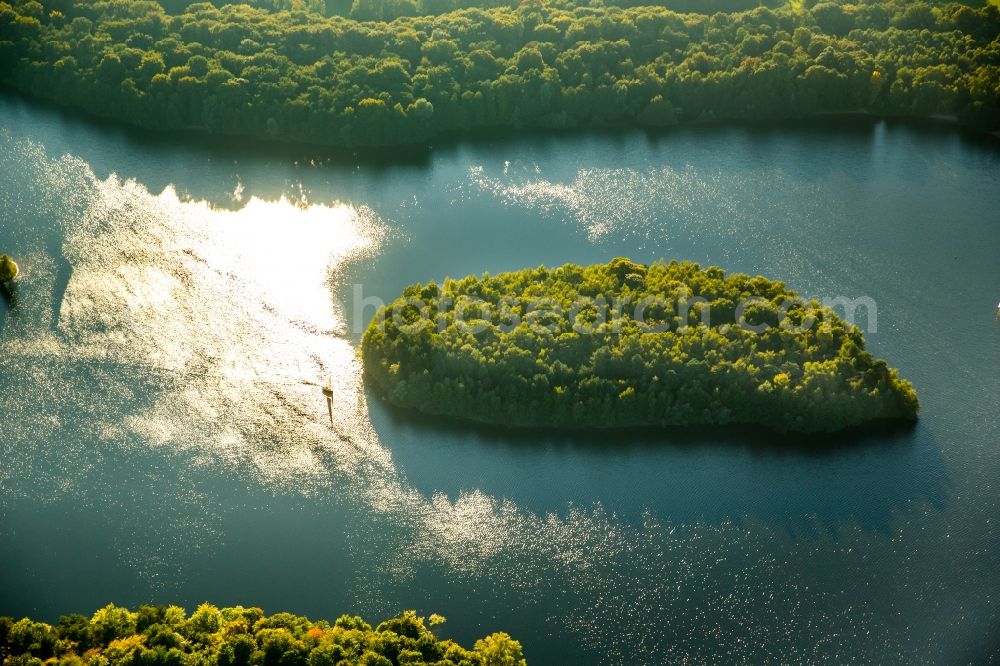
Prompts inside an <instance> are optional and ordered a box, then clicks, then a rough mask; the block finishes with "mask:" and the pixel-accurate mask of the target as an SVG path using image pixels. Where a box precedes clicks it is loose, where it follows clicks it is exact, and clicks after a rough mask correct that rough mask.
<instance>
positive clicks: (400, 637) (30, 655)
mask: <svg viewBox="0 0 1000 666" xmlns="http://www.w3.org/2000/svg"><path fill="white" fill-rule="evenodd" d="M443 620H444V619H443V618H441V617H440V616H438V615H432V616H431V618H430V622H429V624H431V625H435V624H439V623H440V622H443ZM525 663H526V662H525V660H524V658H523V656H522V651H521V644H520V643H518V642H517V641H515V640H514V639H512V638H511V637H510V636H508V635H507V634H504V633H495V634H491V635H490V636H487V637H486V638H483V639H481V640H479V641H477V642H476V644H475V647H474V648H473V649H471V650H467V649H465V648H463V647H461V646H460V645H458V644H457V643H455V642H453V641H451V640H441V639H439V638H437V637H436V636H435V635H434V634H433V633H432V631H431V630H430V629H429V628H428V627H427V626H426V625H425V622H424V618H422V617H419V616H418V615H417V614H416V613H414V612H413V611H407V612H406V613H403V614H402V615H401V616H399V617H396V618H393V619H391V620H386V621H385V622H383V623H381V624H379V625H378V626H377V627H375V628H372V626H371V625H370V624H368V623H367V622H365V621H364V620H362V619H361V618H360V617H357V616H351V615H342V616H340V618H338V619H337V621H336V622H334V623H333V624H330V623H329V622H327V621H325V620H321V621H318V622H312V621H310V620H309V619H308V618H305V617H301V616H297V615H292V614H291V613H276V614H274V615H271V616H265V615H264V613H263V611H261V610H260V609H259V608H243V607H242V606H236V607H235V608H222V609H219V608H216V607H215V606H212V605H211V604H207V603H206V604H202V605H201V606H199V607H198V609H197V610H196V611H195V612H194V613H192V614H191V615H190V616H188V615H187V614H186V613H185V611H184V609H183V608H179V607H178V606H166V607H165V606H140V607H139V610H138V611H137V612H131V611H129V610H128V609H127V608H121V607H117V606H115V605H114V604H111V605H109V606H106V607H104V608H102V609H100V610H98V611H97V612H96V613H94V614H93V616H91V617H86V616H84V615H66V616H63V617H61V618H59V624H58V625H56V626H51V625H48V624H45V623H44V622H35V621H33V620H31V619H29V618H23V619H21V620H17V621H15V620H14V619H13V618H9V617H0V664H2V665H3V666H42V664H58V665H59V666H403V665H412V666H422V665H425V664H426V665H428V666H430V665H433V666H525Z"/></svg>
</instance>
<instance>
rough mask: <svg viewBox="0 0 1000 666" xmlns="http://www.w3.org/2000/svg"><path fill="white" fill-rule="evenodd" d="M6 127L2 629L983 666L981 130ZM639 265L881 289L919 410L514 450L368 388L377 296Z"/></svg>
mask: <svg viewBox="0 0 1000 666" xmlns="http://www.w3.org/2000/svg"><path fill="white" fill-rule="evenodd" d="M0 127H2V128H3V129H2V130H0V165H2V166H0V252H4V253H8V254H12V255H13V256H14V257H15V258H16V259H17V260H18V263H19V264H20V265H21V268H22V272H23V274H22V276H21V277H20V278H19V280H18V281H17V282H16V283H15V285H14V286H13V288H12V289H11V290H10V293H8V294H6V295H5V296H4V298H3V300H0V613H2V614H13V615H22V614H31V615H33V616H36V617H39V618H42V619H48V620H54V619H56V618H57V616H58V615H59V614H62V613H67V612H76V611H79V612H89V611H92V610H93V609H95V608H97V607H98V606H101V605H104V604H106V603H107V602H109V601H111V600H114V601H115V602H116V603H123V604H130V605H137V604H139V603H144V602H157V603H180V604H182V605H186V606H188V607H189V608H191V607H193V606H194V605H195V604H197V603H199V602H201V601H204V600H206V599H207V600H209V601H211V602H213V603H216V604H219V605H229V604H236V603H242V604H245V605H246V604H253V605H260V606H262V607H263V608H264V609H265V610H267V611H268V612H275V611H278V610H289V611H293V612H298V613H305V614H309V615H311V616H314V617H335V616H337V615H339V614H340V613H342V612H359V613H362V614H365V615H367V616H369V617H370V619H373V620H374V619H379V618H381V617H384V616H388V615H390V614H393V613H396V612H399V611H400V610H403V609H406V608H417V609H419V610H421V611H422V612H426V613H429V612H439V613H442V614H444V615H446V616H447V617H448V623H447V624H446V625H445V627H446V631H445V634H446V635H450V636H453V637H455V638H456V639H459V640H461V641H464V642H471V641H472V640H474V639H475V638H476V637H478V636H481V635H483V634H485V633H488V632H490V631H494V630H501V629H502V630H505V631H508V632H510V633H512V634H513V635H515V636H516V637H517V638H519V639H520V640H521V641H522V642H523V643H524V645H525V651H526V655H527V656H528V658H529V662H530V663H534V664H562V663H566V664H591V663H593V664H625V663H628V664H634V663H639V664H647V663H648V664H658V663H676V662H681V661H684V660H695V661H699V660H707V661H712V662H717V663H763V662H777V661H781V662H785V663H820V662H834V663H845V662H846V663H858V662H879V663H961V662H970V661H971V662H978V661H985V660H986V659H987V658H988V657H990V656H991V655H993V656H996V655H997V652H996V650H997V646H998V643H997V637H1000V609H998V606H1000V578H998V577H997V576H996V572H997V571H998V570H1000V530H998V526H997V521H998V520H1000V518H998V515H1000V514H998V505H1000V495H998V489H997V481H996V480H997V478H998V475H1000V442H998V440H1000V437H998V434H1000V420H998V416H997V412H998V408H1000V399H998V398H1000V379H998V377H1000V319H998V318H997V314H996V312H997V311H996V307H997V301H1000V261H998V256H1000V213H998V211H1000V144H998V143H997V142H996V141H995V140H993V139H991V138H989V137H982V136H978V135H969V134H964V133H961V132H959V131H957V130H955V129H953V128H951V127H948V126H937V125H927V126H914V125H901V124H894V123H885V122H878V121H869V120H858V121H852V122H850V123H847V122H844V121H838V122H836V123H834V122H833V121H829V120H824V121H823V123H817V124H799V125H794V126H789V127H766V126H755V127H750V126H741V127H732V126H730V127H704V128H691V129H680V130H676V131H673V132H671V133H669V134H664V135H657V136H650V135H646V134H642V133H623V134H613V135H577V136H562V137H539V136H529V137H522V138H506V139H502V140H501V139H497V140H495V141H482V142H477V143H461V144H454V145H450V146H445V147H438V148H433V149H431V150H428V151H411V152H406V153H400V154H396V155H388V156H387V155H371V154H360V155H355V156H343V155H342V156H332V155H326V154H322V153H321V152H319V151H313V150H310V149H308V148H295V149H281V150H278V149H275V148H262V147H259V146H258V147H246V146H239V145H233V144H231V143H230V144H226V143H217V142H210V141H204V140H191V139H190V138H187V139H184V140H179V139H170V140H168V139H165V138H163V137H157V136H149V135H143V134H139V133H134V132H128V131H123V130H120V129H116V128H109V127H103V126H96V125H93V124H89V123H86V122H83V121H79V120H75V119H73V118H71V117H68V116H64V115H60V114H58V113H55V112H53V111H51V110H48V109H45V108H42V107H39V106H35V105H31V104H27V103H24V102H22V101H19V100H17V99H15V98H11V97H5V98H0ZM619 255H626V256H630V257H632V258H633V259H636V260H639V261H652V260H656V259H659V258H664V259H668V260H669V259H689V260H695V261H700V262H703V263H705V264H716V265H720V266H723V267H724V268H726V269H729V270H735V271H743V272H748V273H754V274H758V273H759V274H764V275H767V276H768V277H772V278H776V279H780V280H784V281H785V282H786V283H787V284H788V285H789V286H791V287H792V288H794V289H797V290H798V291H799V292H800V293H802V294H804V295H808V296H816V297H821V298H822V297H838V296H843V297H847V298H851V299H857V298H862V297H865V298H868V299H871V301H872V302H874V303H875V304H876V306H877V311H876V313H875V316H871V315H869V316H863V317H861V319H860V320H859V322H858V323H859V324H860V325H862V326H863V327H865V328H866V329H867V334H866V335H867V339H868V344H869V348H870V349H871V350H872V351H873V352H874V353H875V354H877V355H878V356H881V357H883V358H885V359H886V360H887V361H888V362H889V364H890V365H892V366H894V367H898V368H899V369H900V372H901V374H902V375H903V376H904V377H906V378H908V379H910V380H911V381H912V382H913V383H914V385H915V386H916V388H917V390H918V393H919V395H920V398H921V403H922V405H923V411H922V413H921V419H920V421H919V422H918V423H917V425H916V426H915V427H912V428H902V429H898V428H896V429H879V430H870V431H862V432H851V433H846V434H841V435H836V436H830V437H821V438H817V437H803V436H779V435H775V434H772V433H768V432H765V431H756V430H747V431H739V430H733V429H721V430H720V429H705V430H687V431H669V432H662V431H660V432H657V431H622V432H618V431H607V432H599V433H586V432H567V433H551V432H549V433H546V432H509V431H505V430H502V429H489V428H476V427H468V426H458V425H454V424H448V423H441V422H439V421H435V420H430V419H426V418H420V417H415V416H413V415H411V414H404V413H398V412H396V411H394V410H390V409H388V408H386V407H385V406H384V405H382V404H379V403H378V402H377V401H375V400H374V399H373V398H371V396H369V395H368V394H367V393H366V391H365V390H364V388H363V384H362V382H361V379H360V368H359V365H358V361H357V359H356V357H355V354H354V347H353V346H354V344H356V342H357V340H358V338H359V332H360V330H362V327H363V325H364V323H365V321H366V320H367V318H368V317H370V316H371V314H372V309H371V308H370V307H368V308H364V307H361V306H362V305H363V303H361V302H360V301H359V296H360V297H361V298H365V297H370V298H382V299H390V298H392V297H394V296H395V295H397V294H398V293H399V291H400V290H401V289H402V288H403V287H404V286H405V285H407V284H410V283H412V282H417V281H426V280H431V279H441V278H442V277H444V276H453V277H461V276H464V275H466V274H468V273H478V272H482V271H490V272H498V271H503V270H511V269H518V268H522V267H525V266H532V265H537V264H541V263H544V264H547V265H558V264H561V263H564V262H568V261H572V262H576V263H591V262H594V261H604V260H607V259H609V258H611V257H614V256H619ZM330 376H332V378H333V381H334V386H335V389H336V394H335V398H334V400H333V404H332V405H331V406H330V411H329V412H328V408H327V405H326V404H325V403H324V401H323V398H322V396H321V395H320V393H319V386H320V385H321V384H322V383H323V382H324V381H325V380H326V378H327V377H330ZM331 415H332V418H331Z"/></svg>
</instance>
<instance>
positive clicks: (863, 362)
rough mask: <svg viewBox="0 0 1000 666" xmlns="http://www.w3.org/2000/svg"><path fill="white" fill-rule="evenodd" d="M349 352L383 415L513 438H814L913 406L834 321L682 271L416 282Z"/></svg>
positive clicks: (720, 278)
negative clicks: (549, 431)
mask: <svg viewBox="0 0 1000 666" xmlns="http://www.w3.org/2000/svg"><path fill="white" fill-rule="evenodd" d="M362 355H363V360H364V366H365V372H366V375H367V377H368V378H369V379H370V381H371V382H372V383H373V385H374V387H375V389H376V390H377V391H378V392H379V393H381V394H382V395H383V397H385V398H386V399H387V400H389V401H390V402H391V403H393V404H396V405H399V406H402V407H407V408H413V409H417V410H420V411H423V412H427V413H431V414H439V415H447V416H453V417H459V418H464V419H470V420H475V421H482V422H489V423H495V424H504V425H512V426H584V427H610V426H639V425H656V426H674V425H690V424H728V423H753V424H760V425H764V426H768V427H771V428H774V429H777V430H783V431H784V430H792V431H808V432H812V431H833V430H838V429H841V428H845V427H848V426H853V425H857V424H861V423H864V422H867V421H871V420H876V419H894V418H902V419H913V418H916V414H917V410H918V409H919V406H918V402H917V396H916V393H915V392H914V390H913V387H912V386H911V385H910V383H909V382H907V381H905V380H901V379H900V378H899V377H898V374H897V372H896V371H895V370H893V369H891V368H889V367H887V366H886V363H885V362H884V361H881V360H877V359H875V358H873V357H872V356H871V354H869V353H868V352H867V351H865V349H864V340H863V337H862V333H861V331H860V330H859V329H858V328H857V327H856V326H854V325H851V324H848V323H847V322H845V321H844V320H843V319H842V318H840V317H838V316H837V315H836V313H834V312H833V311H832V310H831V309H829V308H827V307H823V306H821V305H820V304H819V303H817V302H815V301H808V302H807V301H804V300H802V299H799V298H798V297H797V296H796V294H795V292H792V291H789V290H788V289H786V288H785V286H784V285H783V284H782V283H780V282H773V281H771V280H767V279H765V278H763V277H750V276H747V275H742V274H732V275H728V276H727V275H726V273H725V272H724V271H722V270H721V269H719V268H706V269H702V268H701V267H699V266H698V265H697V264H693V263H677V262H671V263H669V264H666V263H663V262H657V263H654V264H652V265H651V266H645V265H642V264H636V263H633V262H631V261H629V260H627V259H615V260H614V261H612V262H610V263H608V264H598V265H594V266H589V267H581V266H577V265H574V264H567V265H565V266H562V267H560V268H556V269H547V268H545V267H540V268H537V269H527V270H523V271H519V272H514V273H502V274H500V275H495V276H490V275H488V274H484V275H483V276H481V277H474V276H469V277H466V278H464V279H462V280H445V281H444V283H443V284H440V285H439V284H436V283H433V282H431V283H429V284H426V285H413V286H410V287H408V288H407V289H406V290H405V291H404V293H403V295H402V296H401V297H400V298H399V299H397V300H396V301H394V302H393V303H391V304H389V305H388V306H387V307H386V308H383V309H382V310H381V311H380V312H379V313H378V315H376V317H375V318H374V319H373V320H372V322H371V323H370V325H369V327H368V329H367V330H366V331H365V334H364V337H363V339H362Z"/></svg>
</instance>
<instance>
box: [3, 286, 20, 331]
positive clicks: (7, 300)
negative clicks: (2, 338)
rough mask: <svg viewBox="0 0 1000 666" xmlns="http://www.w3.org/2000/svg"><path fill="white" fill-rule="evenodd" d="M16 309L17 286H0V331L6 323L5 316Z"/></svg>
mask: <svg viewBox="0 0 1000 666" xmlns="http://www.w3.org/2000/svg"><path fill="white" fill-rule="evenodd" d="M15 307H17V285H16V284H0V331H2V330H3V325H4V324H5V323H6V322H7V314H8V312H10V311H11V310H13V309H14V308H15Z"/></svg>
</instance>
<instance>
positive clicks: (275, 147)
mask: <svg viewBox="0 0 1000 666" xmlns="http://www.w3.org/2000/svg"><path fill="white" fill-rule="evenodd" d="M0 111H2V112H3V113H4V115H6V116H8V117H15V118H18V117H20V118H24V119H25V120H27V119H28V118H30V119H31V122H32V123H34V124H36V125H37V124H43V125H47V126H49V127H50V128H55V129H56V130H57V131H53V132H50V134H49V143H48V145H47V146H46V148H47V150H48V151H49V152H50V154H53V155H56V154H63V153H71V154H73V155H76V156H78V157H80V158H81V159H83V160H84V161H85V162H87V164H89V165H90V166H91V168H92V169H93V170H94V172H95V174H96V175H97V176H98V178H101V179H104V178H107V177H108V175H110V174H111V173H124V174H127V177H128V178H134V179H135V180H136V181H137V182H139V183H140V184H142V185H144V186H146V188H147V189H149V190H150V191H151V192H153V193H159V192H161V191H163V189H164V188H166V187H169V186H173V187H175V188H176V189H177V191H178V193H179V195H180V196H181V197H182V198H185V197H190V198H192V199H196V200H205V201H208V202H209V203H211V204H213V205H215V206H218V207H221V208H233V207H238V206H240V205H241V203H240V202H239V201H234V199H233V198H232V197H231V194H232V192H233V191H234V190H235V189H236V188H237V186H239V185H244V186H245V187H246V190H247V192H248V193H253V194H255V195H257V196H259V197H261V198H265V199H277V198H279V197H281V196H286V197H288V198H289V199H290V200H293V201H295V200H296V198H297V197H302V196H305V195H307V194H308V191H307V190H304V189H303V187H305V188H308V187H309V186H310V185H311V184H313V182H314V181H316V180H317V179H323V180H326V179H327V178H329V176H330V175H336V176H347V175H350V174H352V173H355V172H357V171H359V170H363V171H364V172H365V173H367V174H368V175H369V176H373V177H375V178H376V179H377V178H380V177H383V176H389V175H393V174H398V173H400V172H404V173H405V172H411V171H418V172H424V171H427V170H428V169H429V167H430V166H431V164H432V162H434V161H436V160H441V159H445V160H447V159H449V158H453V157H456V156H458V155H459V154H460V153H463V152H466V151H470V150H471V151H472V152H473V153H474V154H477V155H490V156H494V157H495V156H496V155H498V154H514V153H517V154H531V155H535V156H543V155H545V154H546V153H548V152H549V151H550V149H552V148H557V147H559V146H560V145H561V144H562V143H564V142H565V141H566V140H567V138H572V137H577V138H593V139H595V140H598V141H600V142H601V145H602V148H603V149H604V155H603V156H604V158H605V159H607V157H608V153H609V152H610V154H611V155H612V156H614V155H616V154H617V155H618V156H619V157H620V159H619V160H618V162H620V163H622V164H628V163H630V157H629V156H630V154H631V153H632V152H633V151H634V149H636V148H637V146H640V145H642V144H645V148H646V150H651V151H654V152H656V153H657V154H660V153H662V154H663V155H664V158H665V159H667V158H668V156H669V155H670V154H676V155H683V154H685V151H678V150H673V151H671V150H668V149H671V148H674V149H676V148H678V147H680V146H687V145H689V144H691V143H692V142H694V143H695V144H697V143H698V142H700V141H702V140H705V139H711V138H713V137H714V138H719V137H727V136H733V137H741V138H743V139H745V140H747V141H749V143H750V145H752V146H753V147H754V149H755V150H758V151H759V152H760V155H761V156H762V159H768V160H774V161H776V162H780V161H781V160H782V159H788V158H789V157H790V156H789V155H780V154H775V153H772V152H771V151H770V149H771V148H772V143H773V139H775V138H778V139H787V135H788V133H789V132H790V131H791V132H794V133H796V134H797V135H798V136H800V138H801V139H802V141H801V142H800V144H801V148H800V149H801V150H802V151H804V152H805V153H811V152H813V151H815V150H817V149H824V148H825V149H831V150H851V151H860V152H862V153H864V152H866V151H868V150H870V149H871V148H872V146H873V145H874V143H875V141H876V132H877V129H878V128H879V127H888V128H889V129H890V130H891V129H892V128H898V127H903V128H905V129H906V130H907V131H909V132H918V133H920V134H923V135H925V136H927V137H931V138H937V139H940V140H941V141H944V142H957V143H958V144H960V145H961V146H962V147H964V148H967V149H968V148H976V149H979V150H984V149H985V150H988V151H989V152H990V153H991V154H1000V141H998V140H997V139H996V138H995V137H993V136H990V135H989V134H984V133H982V132H977V131H974V130H971V129H968V128H963V127H960V126H957V125H954V124H951V123H947V122H943V121H940V120H933V119H881V118H877V117H873V116H865V115H847V116H829V117H816V118H807V119H797V120H783V121H741V122H720V123H707V124H693V125H681V126H677V127H674V128H667V129H657V130H653V129H635V128H624V127H607V128H575V129H565V130H559V131H553V130H541V129H538V130H532V129H517V130H515V129H490V130H488V131H483V132H479V133H457V134H455V135H453V136H450V137H447V138H442V139H441V140H440V142H439V143H433V144H431V145H414V146H396V147H391V148H339V147H330V146H316V145H308V144H301V143H278V142H272V141H266V140H258V139H253V140H248V139H245V138H240V137H227V136H216V135H206V134H204V133H200V132H194V131H173V132H155V131H150V130H144V129H141V128H136V127H130V126H127V125H122V124H120V123H116V122H113V121H109V120H106V119H101V118H96V117H89V116H86V115H83V114H81V113H79V112H77V111H74V110H67V109H65V108H62V107H59V106H56V105H53V104H50V103H47V102H44V101H40V100H34V99H27V98H24V97H23V96H21V95H20V94H18V93H16V92H13V91H0ZM25 124H27V123H25ZM15 128H16V124H15ZM95 135H98V136H100V137H101V139H102V140H101V141H94V140H93V139H94V136H95ZM57 137H58V139H59V141H56V138H57ZM637 142H638V143H637ZM845 142H846V143H845ZM781 145H786V142H784V141H782V144H781ZM609 146H610V147H611V150H610V151H608V150H607V149H608V148H609ZM151 153H153V154H156V155H157V156H158V158H157V159H155V160H147V159H142V160H134V159H130V156H132V155H148V154H151ZM192 157H194V158H201V159H200V161H201V166H200V167H199V168H191V166H192ZM792 157H794V156H792ZM824 164H825V163H824V162H820V163H819V165H820V167H819V168H820V169H824V168H835V167H834V166H833V161H831V163H830V165H828V166H826V167H824V166H823V165H824ZM227 168H228V170H229V172H230V173H229V178H228V180H229V181H231V182H230V183H228V184H226V183H223V182H222V181H224V180H226V179H225V178H222V177H221V176H220V174H221V173H222V172H225V171H226V169H227ZM257 172H261V173H266V175H267V177H266V178H258V177H257V176H256V173H257ZM276 175H277V176H279V177H277V178H276V177H275V176H276ZM282 175H283V176H284V178H281V177H280V176H282ZM813 175H814V177H815V178H817V179H819V178H822V177H823V176H824V174H823V173H816V174H813ZM220 185H222V186H223V187H221V188H220ZM341 185H342V187H344V192H343V196H350V195H351V194H352V191H351V186H350V185H349V184H347V183H344V184H341ZM324 189H326V188H324ZM220 190H221V191H220ZM314 203H315V202H314Z"/></svg>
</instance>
